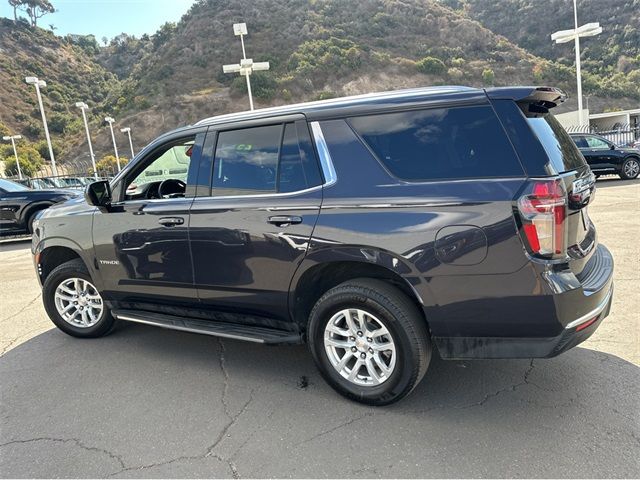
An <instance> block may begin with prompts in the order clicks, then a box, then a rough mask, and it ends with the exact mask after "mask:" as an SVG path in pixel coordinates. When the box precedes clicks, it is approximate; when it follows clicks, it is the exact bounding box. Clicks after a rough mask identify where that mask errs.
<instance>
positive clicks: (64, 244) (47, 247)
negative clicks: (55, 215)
mask: <svg viewBox="0 0 640 480" xmlns="http://www.w3.org/2000/svg"><path fill="white" fill-rule="evenodd" d="M85 253H86V252H83V250H82V248H81V247H80V245H78V244H76V243H75V242H73V241H72V240H69V239H63V238H51V239H46V240H44V241H42V242H40V243H39V244H38V245H37V247H36V249H35V259H34V261H35V263H36V269H37V271H38V276H39V279H40V282H41V283H44V281H45V279H46V278H47V277H48V276H49V274H50V273H51V272H52V271H53V269H54V268H56V267H58V266H59V265H62V264H63V263H66V262H68V261H70V260H74V259H80V260H82V262H83V263H84V264H85V266H86V267H87V270H89V272H91V273H92V275H91V276H92V278H94V277H95V275H93V270H94V269H93V268H91V267H92V265H91V263H90V262H88V261H87V258H85ZM94 281H95V278H94Z"/></svg>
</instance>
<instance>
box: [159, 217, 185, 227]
mask: <svg viewBox="0 0 640 480" xmlns="http://www.w3.org/2000/svg"><path fill="white" fill-rule="evenodd" d="M158 223H159V224H160V225H164V226H165V227H175V226H176V225H182V224H183V223H184V218H182V217H162V218H161V219H160V220H158Z"/></svg>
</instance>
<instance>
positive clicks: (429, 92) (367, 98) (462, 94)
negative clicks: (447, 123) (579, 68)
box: [195, 86, 565, 126]
mask: <svg viewBox="0 0 640 480" xmlns="http://www.w3.org/2000/svg"><path fill="white" fill-rule="evenodd" d="M485 95H487V96H489V97H490V98H496V99H505V98H508V99H512V100H516V101H520V100H525V99H531V100H534V101H544V102H548V103H549V104H551V106H555V105H556V104H558V103H560V102H561V101H564V98H565V95H564V92H562V91H561V90H558V89H556V88H552V87H533V86H532V87H499V88H489V89H486V90H484V89H480V88H472V87H463V86H442V87H422V88H412V89H405V90H395V91H389V92H379V93H368V94H364V95H354V96H349V97H340V98H333V99H330V100H320V101H316V102H307V103H298V104H293V105H283V106H279V107H270V108H262V109H258V110H253V111H244V112H237V113H229V114H226V115H219V116H216V117H209V118H205V119H203V120H200V121H199V122H197V123H196V124H195V125H199V126H201V125H215V124H222V123H228V122H237V121H244V120H257V119H261V118H266V117H272V116H279V115H291V114H296V113H302V114H305V115H307V116H315V117H321V116H330V115H331V114H333V113H338V111H340V112H341V113H343V112H344V111H346V110H357V109H361V108H371V107H376V106H377V107H383V106H391V105H398V104H406V103H419V102H422V101H429V100H440V99H442V100H446V99H450V100H454V99H455V100H464V99H471V98H481V97H485Z"/></svg>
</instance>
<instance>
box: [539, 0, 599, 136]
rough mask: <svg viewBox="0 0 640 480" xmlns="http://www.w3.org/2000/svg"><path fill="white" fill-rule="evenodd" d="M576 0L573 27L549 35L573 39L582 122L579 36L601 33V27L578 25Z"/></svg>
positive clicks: (559, 40) (554, 37) (579, 118)
mask: <svg viewBox="0 0 640 480" xmlns="http://www.w3.org/2000/svg"><path fill="white" fill-rule="evenodd" d="M576 2H577V0H573V20H574V28H573V29H571V30H560V31H558V32H555V33H553V34H552V35H551V40H553V41H555V42H556V43H567V42H570V41H571V40H574V41H575V48H576V77H577V80H578V123H579V124H580V125H582V124H583V120H582V73H581V71H580V37H593V36H595V35H598V34H599V33H602V27H601V26H600V24H599V23H598V22H594V23H587V24H585V25H582V26H581V27H578V5H577V3H576Z"/></svg>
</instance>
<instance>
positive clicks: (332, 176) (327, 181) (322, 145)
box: [311, 122, 338, 187]
mask: <svg viewBox="0 0 640 480" xmlns="http://www.w3.org/2000/svg"><path fill="white" fill-rule="evenodd" d="M311 132H312V133H313V140H314V142H315V144H316V150H317V151H318V156H319V157H320V166H321V167H322V174H323V175H324V185H325V186H327V187H328V186H331V185H333V184H334V183H336V182H337V181H338V176H337V175H336V170H335V168H334V167H333V161H332V160H331V154H330V153H329V147H327V141H326V140H325V138H324V134H323V133H322V127H321V126H320V123H319V122H311Z"/></svg>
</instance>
